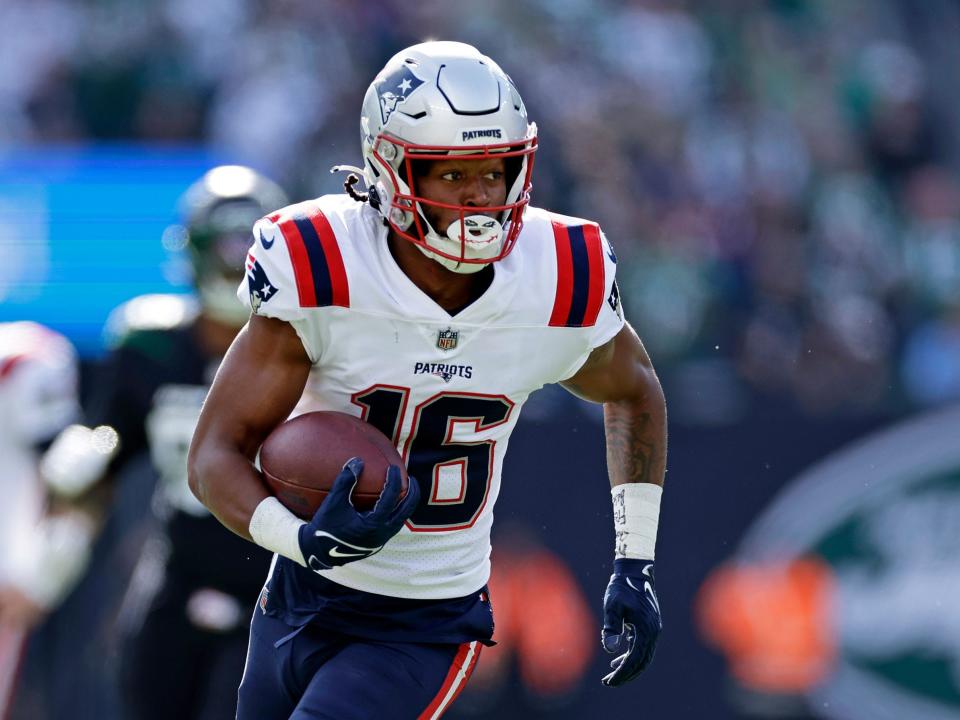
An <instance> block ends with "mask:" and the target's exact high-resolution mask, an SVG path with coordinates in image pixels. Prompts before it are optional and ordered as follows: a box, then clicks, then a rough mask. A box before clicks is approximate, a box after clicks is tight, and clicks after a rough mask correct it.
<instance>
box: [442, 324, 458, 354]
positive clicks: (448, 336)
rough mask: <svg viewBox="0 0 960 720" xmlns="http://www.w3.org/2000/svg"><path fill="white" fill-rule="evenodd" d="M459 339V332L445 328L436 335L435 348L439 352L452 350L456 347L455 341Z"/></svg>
mask: <svg viewBox="0 0 960 720" xmlns="http://www.w3.org/2000/svg"><path fill="white" fill-rule="evenodd" d="M459 337H460V331H459V330H453V329H452V328H447V329H446V330H441V331H440V332H438V333H437V347H438V348H440V349H441V350H453V349H454V348H455V347H456V346H457V340H458V339H459Z"/></svg>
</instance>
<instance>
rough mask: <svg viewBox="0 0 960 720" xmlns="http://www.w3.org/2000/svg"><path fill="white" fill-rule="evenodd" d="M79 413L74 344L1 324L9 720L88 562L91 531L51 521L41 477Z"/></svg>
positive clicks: (1, 574) (3, 604) (1, 522)
mask: <svg viewBox="0 0 960 720" xmlns="http://www.w3.org/2000/svg"><path fill="white" fill-rule="evenodd" d="M79 411H80V405H79V402H78V392H77V356H76V352H75V351H74V349H73V346H72V345H71V344H70V342H69V341H68V340H67V339H66V338H65V337H63V336H62V335H60V334H59V333H56V332H54V331H53V330H50V329H48V328H46V327H43V326H42V325H38V324H37V323H32V322H13V323H0V416H2V417H3V419H4V420H3V432H2V433H0V457H2V458H3V473H2V475H0V489H2V492H3V503H0V717H7V714H8V708H9V705H10V702H11V697H12V694H13V689H14V688H13V681H14V679H15V678H16V677H17V667H18V666H19V664H20V661H21V650H22V647H23V641H24V638H25V635H26V632H27V631H28V630H29V629H30V628H32V627H33V626H34V625H36V624H37V623H38V622H39V621H40V620H41V619H42V618H43V616H44V615H45V614H46V612H47V611H48V610H49V609H50V608H51V607H53V606H54V605H56V604H57V603H58V602H59V601H60V599H61V598H62V597H63V594H64V593H65V591H66V590H67V589H68V588H69V587H70V586H71V585H72V583H73V581H74V580H75V578H76V577H77V576H79V575H80V573H82V571H83V567H84V564H85V561H86V555H87V552H88V547H89V538H90V536H91V534H92V528H91V526H90V523H89V522H88V521H87V519H86V517H85V516H84V515H82V514H80V513H76V512H71V511H69V509H68V508H60V507H57V508H56V512H53V513H50V514H49V515H46V514H45V510H44V508H45V506H46V504H47V502H48V499H49V498H48V495H49V492H48V488H47V487H45V485H44V483H43V481H42V474H41V457H42V455H41V451H42V450H43V448H45V447H46V445H47V444H49V442H50V441H51V440H52V439H53V438H54V436H56V434H57V433H58V432H60V431H61V430H63V429H64V428H65V427H66V426H67V425H69V424H70V423H71V422H73V421H75V420H76V419H77V417H78V415H79ZM103 439H104V440H106V441H107V443H106V444H105V445H103V446H102V447H103V449H104V450H105V451H107V452H108V451H109V449H108V445H109V438H103ZM36 567H41V568H42V569H43V571H42V572H40V573H36V572H35V571H34V568H36Z"/></svg>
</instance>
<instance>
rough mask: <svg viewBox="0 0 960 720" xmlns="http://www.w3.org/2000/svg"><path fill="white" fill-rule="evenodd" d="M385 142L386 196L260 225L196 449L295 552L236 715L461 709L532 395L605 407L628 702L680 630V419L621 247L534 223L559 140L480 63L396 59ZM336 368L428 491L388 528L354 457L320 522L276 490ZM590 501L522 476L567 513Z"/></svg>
mask: <svg viewBox="0 0 960 720" xmlns="http://www.w3.org/2000/svg"><path fill="white" fill-rule="evenodd" d="M361 136H362V143H363V158H364V167H363V168H362V169H359V168H357V169H355V170H357V171H358V172H360V173H362V174H363V176H364V177H365V179H366V184H367V187H368V192H367V193H359V192H358V191H357V190H355V189H354V183H355V182H356V178H350V179H348V181H347V190H348V192H349V196H347V195H342V196H324V197H321V198H318V199H316V200H310V201H307V202H303V203H300V204H298V205H293V206H291V207H288V208H285V209H283V210H281V211H278V212H275V213H273V214H271V215H269V216H268V217H266V218H264V219H263V220H261V221H260V222H259V223H257V225H256V227H255V231H254V235H255V239H256V241H255V244H254V247H253V249H252V250H251V252H250V255H249V257H248V259H247V279H248V282H247V284H246V285H245V286H243V287H241V291H240V294H241V297H243V298H244V299H245V300H247V301H248V302H249V304H250V307H251V308H252V310H253V315H252V317H251V319H250V321H249V323H248V325H247V326H246V328H245V329H244V330H243V331H242V332H241V333H240V335H239V336H238V338H237V340H236V341H235V342H234V344H233V346H232V347H231V350H230V352H229V353H228V354H227V357H226V359H225V361H224V364H223V366H222V367H221V370H220V372H219V373H218V375H217V379H216V381H215V382H214V385H213V387H212V388H211V391H210V395H209V397H208V399H207V402H206V403H205V405H204V409H203V412H202V414H201V418H200V422H199V424H198V426H197V432H196V434H195V436H194V441H193V446H192V449H191V460H190V470H191V487H192V488H193V489H194V491H195V492H196V493H197V495H198V497H200V498H201V499H202V500H203V501H204V504H206V505H207V507H209V508H211V510H213V512H214V513H215V514H216V515H217V516H218V517H219V518H220V519H221V521H222V522H223V523H224V524H226V525H227V526H228V527H230V528H231V529H232V530H233V531H234V532H236V533H237V534H239V535H242V536H243V537H247V538H250V539H252V540H253V541H254V542H255V543H257V544H258V545H260V546H262V547H265V548H267V549H269V550H272V551H274V552H276V553H277V554H278V556H277V558H276V559H275V562H274V565H273V567H272V571H271V576H270V579H269V580H268V584H267V587H266V588H265V589H264V593H263V595H262V596H261V602H260V611H258V612H256V613H255V615H254V620H253V624H252V626H251V637H250V649H249V652H248V657H247V665H246V668H245V671H244V677H243V682H242V684H241V686H240V700H239V709H238V717H239V718H241V720H252V719H253V718H256V719H257V720H267V719H273V718H276V719H277V720H279V719H281V718H283V719H286V718H297V719H298V720H299V719H300V718H336V719H337V720H354V719H358V718H396V719H399V718H417V717H423V718H432V717H439V716H440V715H442V714H443V713H444V712H445V711H446V709H447V708H448V707H449V705H450V703H451V702H452V701H453V700H454V699H455V697H456V695H457V693H458V692H459V691H460V690H461V689H462V687H463V685H464V683H465V682H466V680H467V678H468V677H469V675H470V672H471V670H472V668H473V666H474V664H475V662H476V660H477V657H478V655H479V651H480V647H481V645H482V644H483V643H487V642H489V640H490V638H491V635H492V632H493V618H492V607H491V605H490V602H489V599H488V597H487V592H486V583H487V579H488V577H489V572H490V565H489V556H490V528H491V523H492V519H493V517H492V510H493V505H494V502H495V501H496V498H497V495H498V491H499V482H500V469H501V467H502V462H503V454H504V452H505V450H506V445H507V441H508V438H509V436H510V433H511V431H512V429H513V427H514V426H515V423H516V421H517V417H518V415H519V410H520V407H521V406H522V405H523V403H524V401H525V400H526V399H527V397H528V396H529V394H530V393H531V392H533V391H535V390H536V389H538V388H540V387H542V386H543V385H544V384H546V383H557V382H559V383H562V384H564V385H565V387H567V388H568V389H569V390H570V391H571V392H574V393H575V394H577V395H579V396H581V397H584V398H586V399H589V400H592V401H595V402H601V403H604V415H605V424H606V436H607V455H608V465H609V474H610V483H611V486H612V496H613V505H614V520H615V537H616V543H615V561H614V573H613V576H612V577H611V579H610V583H609V585H608V588H607V593H606V596H605V599H604V627H603V633H602V638H603V644H604V647H605V649H606V650H607V651H608V652H611V653H614V654H615V659H614V660H613V662H612V668H613V670H612V672H610V674H608V675H607V676H606V677H605V678H604V683H605V684H607V685H610V686H617V685H621V684H622V683H624V682H627V681H628V680H630V679H632V678H634V677H636V676H637V675H638V674H639V673H640V672H641V671H642V670H643V669H644V668H645V667H646V666H647V664H648V663H649V662H650V660H651V658H652V656H653V651H654V647H655V644H656V640H657V637H658V635H659V632H660V627H661V623H660V610H659V605H658V601H657V598H656V595H655V592H654V587H653V583H654V578H653V559H654V544H655V538H656V533H657V523H658V518H659V506H660V495H661V488H662V484H663V475H664V467H665V456H666V412H665V407H664V399H663V394H662V391H661V388H660V384H659V381H658V380H657V377H656V374H655V373H654V370H653V368H652V366H651V364H650V360H649V357H648V356H647V354H646V352H645V350H644V348H643V346H642V344H641V343H640V340H639V339H638V337H637V336H636V334H635V333H634V332H633V330H632V329H631V328H630V327H629V326H628V325H626V324H625V322H624V319H623V314H622V310H621V307H620V301H619V294H618V291H617V286H616V283H615V280H614V274H615V269H616V258H615V256H614V253H613V250H612V248H611V247H610V245H609V244H608V243H607V241H606V239H605V238H604V237H603V234H602V233H601V231H600V228H599V227H598V226H597V225H596V224H595V223H593V222H590V221H586V220H581V219H577V218H572V217H566V216H561V215H556V214H553V213H549V212H546V211H544V210H540V209H536V208H532V207H528V202H529V192H530V188H531V177H532V170H533V156H534V153H535V151H536V149H537V135H536V126H535V125H534V124H532V123H529V122H528V120H527V113H526V109H525V107H524V105H523V102H522V100H521V99H520V95H519V93H518V91H517V89H516V87H515V86H514V85H513V82H512V81H511V80H510V79H509V77H507V76H506V75H505V74H504V73H503V71H502V70H501V69H500V68H499V67H498V66H497V65H496V63H494V62H493V61H492V60H490V59H489V58H487V57H485V56H483V55H481V54H480V53H479V52H478V51H477V50H476V49H475V48H473V47H471V46H468V45H463V44H460V43H448V42H431V43H424V44H421V45H416V46H414V47H411V48H408V49H406V50H404V51H402V52H401V53H399V54H397V55H396V56H395V57H394V58H393V59H391V60H390V62H389V63H388V64H387V66H386V67H385V68H384V69H383V71H381V73H380V74H379V75H378V76H377V78H376V79H375V80H374V82H373V83H372V85H371V86H370V88H369V90H368V91H367V95H366V98H365V100H364V104H363V110H362V115H361ZM314 367H315V368H316V370H317V372H316V375H315V378H316V379H315V381H314V382H312V390H313V391H314V392H316V393H317V394H318V395H319V397H320V398H322V400H323V406H324V407H325V408H326V409H333V410H340V411H346V412H351V413H353V414H355V415H363V417H364V418H366V419H367V420H368V421H369V422H371V423H373V424H374V425H376V426H377V427H379V428H380V429H381V430H383V431H384V433H385V434H386V435H387V436H388V437H392V439H393V440H394V442H395V443H397V445H398V447H400V448H401V449H402V450H403V452H404V459H405V461H406V463H407V466H408V470H409V472H410V476H411V478H414V479H415V481H414V482H411V484H410V489H409V490H408V492H407V494H406V496H405V497H404V498H403V499H399V496H400V477H399V473H396V472H394V471H391V472H388V474H387V479H386V485H385V488H384V491H383V493H382V495H381V498H380V502H379V503H378V506H377V507H376V508H375V509H374V510H372V511H370V512H368V513H359V512H357V511H356V510H355V509H354V508H353V506H352V505H351V504H350V502H349V494H350V489H351V488H352V486H353V484H354V482H355V479H356V477H357V476H358V475H359V472H360V470H361V468H362V461H360V460H356V459H355V460H352V461H351V462H349V463H348V464H347V466H346V467H345V468H344V470H343V472H342V473H341V474H340V475H339V476H338V478H337V479H336V482H335V485H334V487H333V489H332V491H331V493H330V495H329V496H328V497H327V499H326V500H325V502H324V504H323V505H322V506H321V507H320V509H319V510H318V511H317V513H316V515H315V516H314V517H313V519H312V520H311V521H310V522H308V523H305V522H303V521H302V520H300V519H298V518H297V517H295V516H294V515H293V514H292V513H290V512H289V511H288V510H287V509H286V508H285V507H283V506H282V505H281V504H280V503H279V501H277V499H276V498H274V497H272V496H271V495H270V494H269V493H268V492H267V491H266V489H265V486H264V484H263V482H262V481H261V479H260V477H259V476H258V474H257V471H256V469H255V467H254V465H253V464H252V462H253V460H254V457H255V455H256V452H257V448H258V447H259V446H260V444H261V443H262V441H263V440H264V438H265V437H266V436H267V434H268V433H269V432H270V431H271V430H272V429H273V428H274V427H276V426H277V425H278V424H279V423H281V422H282V421H283V420H284V419H285V418H287V417H288V416H289V414H290V413H291V411H292V410H293V408H294V406H295V404H296V403H297V401H298V399H299V398H300V396H301V394H302V392H303V390H304V386H305V384H306V383H307V378H308V375H309V373H310V372H311V368H314ZM585 480H586V479H584V478H573V477H532V478H525V479H523V481H525V482H531V483H537V484H539V485H541V486H542V488H543V493H544V502H549V498H550V496H551V495H552V494H554V493H560V492H563V487H564V485H565V484H567V483H580V482H584V481H585ZM571 520H574V519H573V518H571ZM585 542H602V540H601V539H599V538H596V539H585ZM531 570H532V571H535V568H531ZM556 631H557V633H563V631H564V630H563V628H562V627H558V628H557V629H556Z"/></svg>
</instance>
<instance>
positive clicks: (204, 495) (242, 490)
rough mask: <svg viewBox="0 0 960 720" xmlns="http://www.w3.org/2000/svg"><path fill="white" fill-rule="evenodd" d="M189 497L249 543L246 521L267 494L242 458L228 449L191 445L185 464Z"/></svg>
mask: <svg viewBox="0 0 960 720" xmlns="http://www.w3.org/2000/svg"><path fill="white" fill-rule="evenodd" d="M188 480H189V483H190V489H191V490H192V491H193V494H194V495H195V496H196V497H197V499H198V500H200V502H202V503H203V504H204V505H205V506H206V507H207V509H208V510H210V512H211V513H213V514H214V515H215V516H216V518H217V519H218V520H219V521H220V522H221V523H223V524H224V525H225V526H226V527H228V528H229V529H230V530H232V531H233V532H235V533H236V534H237V535H239V536H241V537H243V538H246V539H247V540H250V539H251V537H250V518H251V516H252V515H253V511H254V510H255V509H256V508H257V506H258V505H259V504H260V503H261V502H262V501H263V499H264V498H266V497H267V496H268V495H269V493H268V492H267V489H266V488H265V487H264V485H263V482H262V481H261V479H260V476H259V474H258V472H257V470H256V468H255V467H254V466H253V465H252V464H251V462H250V460H248V459H247V457H246V456H245V455H243V454H242V453H240V452H239V451H237V450H233V449H231V448H229V447H225V446H219V445H216V444H213V443H205V442H199V443H198V442H196V440H195V442H194V445H193V446H192V447H191V449H190V456H189V461H188Z"/></svg>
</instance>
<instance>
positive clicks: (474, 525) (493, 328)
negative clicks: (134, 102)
mask: <svg viewBox="0 0 960 720" xmlns="http://www.w3.org/2000/svg"><path fill="white" fill-rule="evenodd" d="M254 237H255V242H254V245H253V247H252V249H251V251H250V253H249V255H248V257H247V281H246V282H245V283H244V284H243V285H241V288H240V290H239V292H238V295H239V296H240V298H241V300H242V301H243V302H244V303H247V304H248V305H249V306H250V307H251V309H252V310H253V312H255V313H257V314H260V315H263V316H266V317H273V318H279V319H281V320H285V321H287V322H289V323H290V324H291V325H292V326H293V327H294V328H295V330H296V332H297V334H298V335H299V337H300V339H301V340H302V342H303V346H304V348H305V349H306V352H307V354H308V356H309V357H310V359H311V360H312V361H313V362H314V370H313V373H312V375H311V380H310V386H309V387H308V394H309V395H310V396H312V397H313V398H314V400H315V402H316V406H315V407H314V408H313V409H326V410H338V411H341V412H348V413H352V414H354V415H357V416H360V417H363V418H364V419H365V420H367V421H368V422H370V423H372V424H373V425H375V426H376V427H378V428H379V429H380V430H382V431H383V432H384V433H385V434H386V435H387V436H388V437H391V438H392V439H393V441H394V443H395V444H396V446H397V449H398V450H399V451H400V453H401V455H402V456H403V458H404V461H405V462H406V464H407V468H408V471H409V473H410V475H411V477H413V478H416V480H417V482H419V483H420V489H421V500H420V505H419V507H418V508H417V510H416V512H415V513H414V514H413V516H412V517H411V518H410V519H409V520H408V522H407V524H406V526H405V527H404V528H403V529H402V530H401V531H400V533H399V534H398V535H397V536H395V537H394V538H392V539H391V540H390V541H389V542H388V543H387V544H386V546H385V547H384V548H383V550H381V551H380V552H379V553H377V554H376V555H373V556H372V557H369V558H367V559H364V560H360V561H358V562H354V563H350V564H348V565H344V566H342V567H338V568H333V569H331V570H327V571H324V572H323V574H324V575H325V576H326V577H328V578H329V579H331V580H333V581H335V582H338V583H340V584H342V585H345V586H347V587H350V588H354V589H357V590H363V591H367V592H373V593H379V594H382V595H391V596H395V597H402V598H417V599H428V598H450V597H458V596H464V595H468V594H470V593H472V592H474V591H476V590H477V589H478V588H480V587H482V586H483V585H484V583H486V581H487V579H488V577H489V572H490V561H489V558H490V529H491V524H492V522H493V506H494V503H495V502H496V500H497V496H498V494H499V492H500V471H501V468H502V466H503V458H504V454H505V453H506V450H507V444H508V440H509V438H510V433H511V431H512V430H513V428H514V426H515V425H516V422H517V418H518V417H519V415H520V408H521V407H522V406H523V404H524V402H525V401H526V399H527V397H529V395H530V393H532V392H533V391H534V390H537V389H538V388H540V387H542V386H543V385H545V384H547V383H555V382H558V381H560V380H564V379H566V378H569V377H570V376H572V375H573V374H574V373H575V372H576V371H577V370H578V369H579V368H580V367H581V365H582V364H583V363H584V361H585V360H586V359H587V356H588V355H589V354H590V352H591V351H592V350H593V349H594V348H596V347H597V346H599V345H602V344H603V343H605V342H607V341H608V340H610V339H611V338H612V337H613V336H614V335H616V333H617V332H618V331H619V330H620V328H621V327H622V326H623V316H622V312H621V310H620V305H619V296H618V293H617V290H616V286H615V283H614V272H615V267H616V265H615V262H616V260H615V257H614V255H613V251H612V250H611V248H610V246H609V245H608V243H607V241H606V239H605V238H604V237H603V235H602V233H601V232H600V229H599V227H598V226H597V225H596V224H594V223H591V222H588V221H585V220H580V219H577V218H572V217H566V216H561V215H556V214H553V213H549V212H546V211H544V210H540V209H536V208H529V209H528V210H527V212H526V215H525V217H524V227H523V231H522V233H521V235H520V237H519V239H518V241H517V244H516V247H515V248H514V250H513V251H512V252H511V254H510V255H508V256H507V257H506V258H505V259H504V260H502V261H500V262H498V263H496V264H495V266H494V278H493V281H492V283H491V285H490V287H489V288H488V289H487V290H486V292H485V293H484V294H483V295H482V296H481V297H480V298H478V299H477V300H476V301H474V302H473V303H472V304H470V305H469V306H468V307H466V308H465V309H463V310H461V311H460V312H458V313H457V314H455V315H453V316H451V315H450V314H449V313H447V312H446V311H445V310H444V309H443V308H441V307H440V306H439V305H437V304H436V303H435V302H433V301H432V300H431V299H430V298H429V297H428V296H427V295H426V294H425V293H423V292H422V291H421V290H420V289H419V288H417V286H416V285H414V283H413V282H412V281H411V280H410V279H409V278H408V277H407V276H406V275H405V274H404V273H403V271H402V270H401V269H400V267H399V266H398V265H397V263H396V261H395V260H394V258H393V256H392V254H391V253H390V250H389V248H388V245H387V228H386V227H385V226H384V225H383V223H382V220H381V218H380V216H379V215H378V214H377V213H376V212H375V211H374V210H373V209H372V208H370V207H369V206H368V205H366V204H361V203H358V202H356V201H355V200H353V199H351V198H349V197H348V196H346V195H339V196H334V195H328V196H324V197H321V198H318V199H316V200H310V201H307V202H304V203H300V204H298V205H293V206H290V207H288V208H285V209H283V210H281V211H278V212H277V213H274V214H272V215H270V216H268V217H267V218H264V219H263V220H261V221H260V222H258V223H257V225H256V226H255V227H254Z"/></svg>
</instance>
